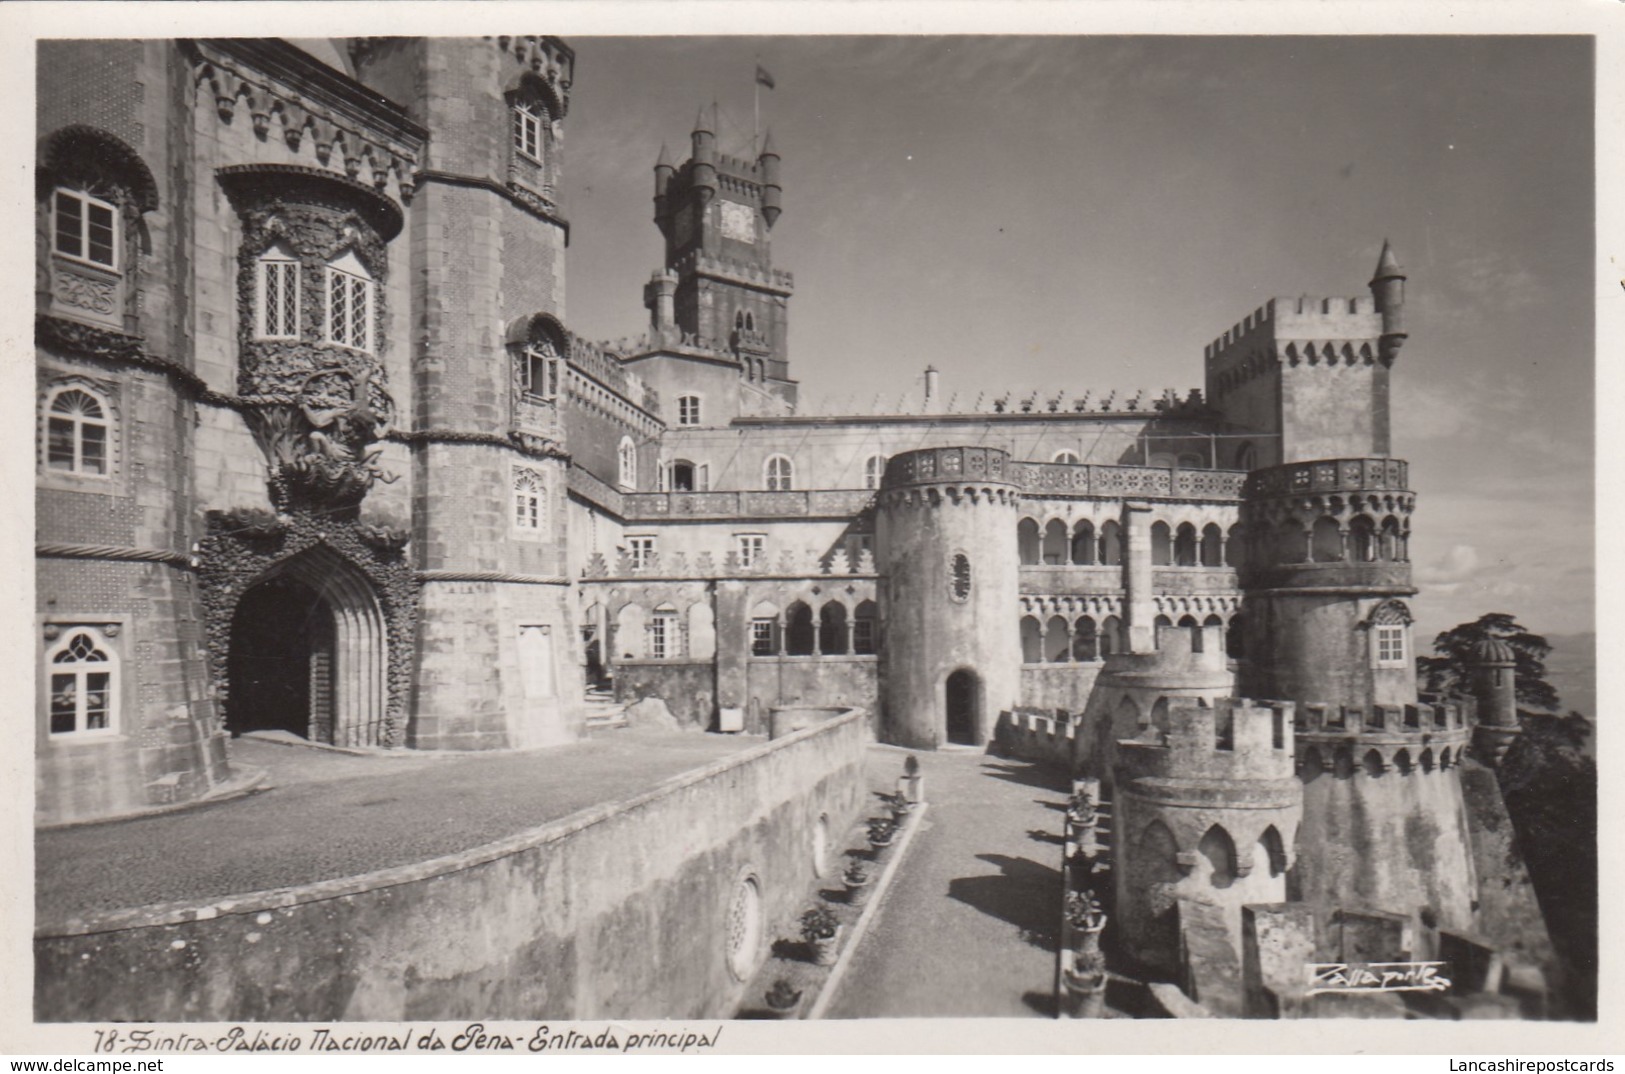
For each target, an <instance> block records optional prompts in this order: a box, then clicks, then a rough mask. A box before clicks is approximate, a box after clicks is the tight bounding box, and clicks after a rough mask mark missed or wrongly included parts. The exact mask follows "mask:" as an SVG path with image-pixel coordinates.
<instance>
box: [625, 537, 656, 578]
mask: <svg viewBox="0 0 1625 1074" xmlns="http://www.w3.org/2000/svg"><path fill="white" fill-rule="evenodd" d="M626 550H627V553H628V554H629V555H630V556H631V559H632V569H633V570H635V571H641V570H647V569H648V568H649V567H650V566H652V565H653V564H654V558H655V539H654V538H653V537H628V538H627V539H626Z"/></svg>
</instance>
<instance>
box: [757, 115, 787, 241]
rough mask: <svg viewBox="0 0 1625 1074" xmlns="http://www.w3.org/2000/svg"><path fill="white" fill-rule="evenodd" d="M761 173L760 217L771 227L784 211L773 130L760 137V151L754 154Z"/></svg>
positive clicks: (782, 189) (782, 191)
mask: <svg viewBox="0 0 1625 1074" xmlns="http://www.w3.org/2000/svg"><path fill="white" fill-rule="evenodd" d="M756 164H757V167H758V169H760V171H761V175H762V218H763V219H765V220H766V221H767V226H768V227H772V226H773V224H774V223H775V222H776V221H777V220H778V219H779V213H781V212H783V211H784V188H783V187H781V186H780V185H779V153H778V150H776V149H774V148H773V132H772V131H768V132H767V136H766V137H765V138H763V139H762V151H761V152H760V153H759V154H757V156H756Z"/></svg>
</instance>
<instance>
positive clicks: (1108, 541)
mask: <svg viewBox="0 0 1625 1074" xmlns="http://www.w3.org/2000/svg"><path fill="white" fill-rule="evenodd" d="M1099 562H1100V564H1101V565H1102V566H1106V567H1117V566H1121V565H1122V563H1123V535H1122V527H1120V526H1119V525H1118V524H1117V521H1116V520H1115V519H1108V520H1106V521H1105V522H1103V523H1101V526H1100V559H1099Z"/></svg>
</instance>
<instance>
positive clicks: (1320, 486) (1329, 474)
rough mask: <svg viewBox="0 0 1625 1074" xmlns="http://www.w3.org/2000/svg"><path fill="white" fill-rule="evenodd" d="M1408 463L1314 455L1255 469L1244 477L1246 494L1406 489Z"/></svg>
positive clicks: (1283, 494)
mask: <svg viewBox="0 0 1625 1074" xmlns="http://www.w3.org/2000/svg"><path fill="white" fill-rule="evenodd" d="M1409 471H1410V467H1409V466H1408V465H1407V463H1406V462H1405V460H1404V459H1375V458H1368V459H1317V460H1315V461H1313V462H1294V463H1287V464H1286V465H1285V466H1272V467H1270V468H1269V469H1267V470H1255V471H1253V473H1252V474H1250V475H1248V477H1247V488H1246V493H1247V495H1248V496H1290V495H1293V494H1296V493H1305V492H1360V491H1363V490H1375V491H1390V490H1391V491H1401V492H1402V491H1408V490H1409V487H1410V486H1409V484H1408V483H1407V482H1408V479H1409Z"/></svg>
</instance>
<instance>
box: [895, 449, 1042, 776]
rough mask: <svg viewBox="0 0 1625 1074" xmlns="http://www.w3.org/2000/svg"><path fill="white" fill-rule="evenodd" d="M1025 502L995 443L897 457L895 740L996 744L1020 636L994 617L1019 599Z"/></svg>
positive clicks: (1010, 696)
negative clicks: (1020, 514)
mask: <svg viewBox="0 0 1625 1074" xmlns="http://www.w3.org/2000/svg"><path fill="white" fill-rule="evenodd" d="M1020 499H1021V493H1020V491H1019V490H1018V489H1017V487H1016V485H1015V481H1014V475H1013V473H1012V465H1011V462H1010V458H1009V456H1008V455H1007V454H1006V453H1005V452H1003V451H1000V450H998V449H996V448H977V447H943V448H924V449H921V450H918V451H909V452H904V453H901V454H898V455H894V456H892V458H891V459H890V461H889V462H888V463H887V464H886V471H885V475H884V476H883V477H882V479H881V484H880V494H879V497H878V499H877V509H876V513H875V562H876V566H877V569H878V571H879V573H880V575H881V576H882V577H883V578H884V579H885V586H884V588H883V590H882V596H883V601H882V604H881V615H882V617H883V622H884V627H885V637H886V644H885V646H884V648H883V649H882V650H881V654H880V662H881V668H880V672H881V673H880V683H881V705H882V720H881V738H882V739H884V740H885V741H887V742H891V743H894V744H896V745H901V746H912V747H915V748H924V749H934V748H936V747H937V746H939V745H942V744H944V743H950V742H951V743H958V744H962V745H968V746H981V745H985V744H986V743H987V741H988V740H989V739H990V738H991V737H992V734H993V727H994V724H995V722H996V721H997V719H998V716H999V713H1000V712H1003V711H1006V710H1008V709H1011V708H1013V707H1014V706H1015V704H1016V700H1017V697H1018V694H1019V687H1020V683H1019V681H1018V678H1017V676H1018V675H1019V674H1020V669H1021V641H1020V637H1019V636H1018V635H1017V634H1016V633H1015V632H1014V631H1010V630H995V629H990V628H989V626H988V624H990V623H1000V622H1003V621H1004V620H1005V619H1006V618H1008V616H1009V610H1010V609H1011V608H1012V607H1014V606H1015V604H1016V598H1017V593H1018V577H1017V575H1018V572H1017V562H1018V557H1017V555H1016V519H1017V510H1018V505H1019V503H1020Z"/></svg>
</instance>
